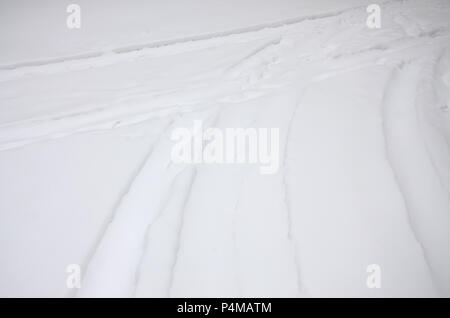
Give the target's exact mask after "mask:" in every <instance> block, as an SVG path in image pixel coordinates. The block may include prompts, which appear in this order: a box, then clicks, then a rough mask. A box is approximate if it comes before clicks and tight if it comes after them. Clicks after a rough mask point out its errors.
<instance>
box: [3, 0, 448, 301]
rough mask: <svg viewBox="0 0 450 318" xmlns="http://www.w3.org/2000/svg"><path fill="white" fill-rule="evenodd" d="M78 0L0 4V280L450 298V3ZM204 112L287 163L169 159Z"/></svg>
mask: <svg viewBox="0 0 450 318" xmlns="http://www.w3.org/2000/svg"><path fill="white" fill-rule="evenodd" d="M25 3H26V6H25ZM38 3H45V5H44V4H42V5H38ZM68 3H69V2H67V3H65V2H64V1H58V4H56V2H53V1H42V2H41V1H39V2H37V1H33V2H31V1H29V2H25V1H1V2H0V7H1V9H0V21H1V22H0V24H1V26H2V27H1V28H0V41H1V42H0V47H2V50H0V64H1V65H2V66H1V67H0V176H1V178H0V264H1V267H0V269H1V270H0V296H3V297H5V296H7V297H13V296H20V297H22V296H40V297H71V296H78V297H98V296H107V297H133V296H135V297H149V296H150V297H191V296H192V297H258V296H259V297H270V296H277V297H278V296H281V297H335V296H344V297H347V296H357V297H381V296H384V297H413V296H419V297H433V296H447V297H449V296H450V248H449V243H450V112H449V105H450V2H449V1H447V0H432V1H418V0H408V1H388V2H386V3H384V4H383V5H382V6H381V8H382V27H381V28H380V29H369V28H368V27H367V26H366V18H367V13H366V4H367V3H368V2H365V1H353V0H350V1H331V0H329V1H306V0H303V1H289V0H284V1H263V2H260V1H251V0H245V1H227V2H226V3H225V2H221V1H200V0H196V1H194V2H191V3H190V5H189V6H188V7H187V4H186V3H187V2H186V3H184V2H183V4H180V3H178V2H177V3H175V2H168V4H167V3H166V2H165V1H164V2H158V1H149V2H144V1H138V0H134V1H127V2H125V1H118V2H114V5H113V4H111V3H108V4H106V2H105V1H89V3H88V2H87V1H79V4H80V5H81V8H82V17H84V14H85V15H86V19H85V20H82V21H83V22H82V23H83V24H82V28H81V29H80V30H76V31H74V30H72V31H69V30H67V29H66V28H65V25H63V27H59V26H56V25H57V24H58V23H63V24H64V23H65V17H66V13H65V6H66V5H67V4H68ZM125 3H127V4H125ZM105 8H107V9H105ZM199 8H201V9H199ZM61 10H62V12H63V13H64V14H63V16H62V17H61V16H59V15H58V14H57V12H58V13H59V12H60V11H61ZM123 12H125V13H126V14H121V13H123ZM118 17H121V18H120V19H118ZM83 19H84V18H83ZM117 19H118V20H117ZM60 20H62V21H60ZM94 21H95V22H94ZM103 22H104V23H103ZM78 31H80V32H79V33H74V34H73V35H72V33H71V32H78ZM162 44H164V45H162ZM199 119H201V120H203V122H204V123H205V124H206V125H208V126H210V127H218V128H227V127H255V128H257V127H278V128H280V140H281V145H280V147H281V150H282V151H281V158H280V169H279V171H278V173H276V174H273V175H261V174H260V173H259V169H258V167H255V166H251V165H220V164H219V165H213V164H197V165H189V164H173V163H172V162H171V160H170V152H171V149H172V146H173V141H171V139H170V134H171V131H172V129H174V128H176V127H180V126H189V125H192V122H193V120H199ZM69 264H80V265H81V269H82V288H81V289H68V288H67V286H66V278H67V273H66V268H67V266H68V265H69ZM369 264H378V265H380V268H381V282H382V286H381V288H379V289H377V288H375V289H371V288H367V285H366V279H367V276H368V273H367V272H366V268H367V266H368V265H369Z"/></svg>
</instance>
